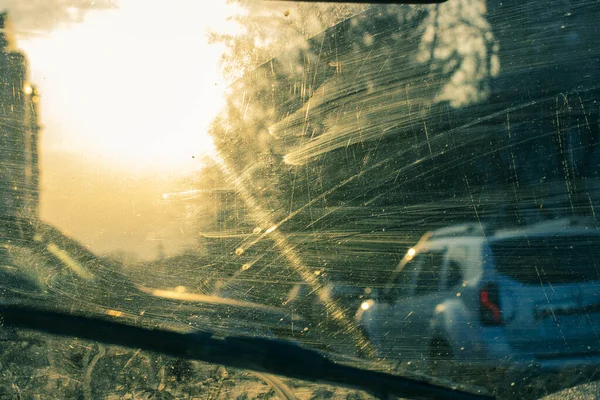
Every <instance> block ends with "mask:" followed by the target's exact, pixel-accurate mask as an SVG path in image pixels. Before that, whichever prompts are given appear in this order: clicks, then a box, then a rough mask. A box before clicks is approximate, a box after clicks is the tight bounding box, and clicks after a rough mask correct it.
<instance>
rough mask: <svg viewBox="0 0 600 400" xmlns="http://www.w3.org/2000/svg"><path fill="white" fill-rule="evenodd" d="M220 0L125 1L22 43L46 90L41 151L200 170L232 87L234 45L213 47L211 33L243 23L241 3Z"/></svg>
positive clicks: (124, 165)
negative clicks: (238, 12) (238, 13)
mask: <svg viewBox="0 0 600 400" xmlns="http://www.w3.org/2000/svg"><path fill="white" fill-rule="evenodd" d="M213 3H214V4H211V7H210V11H209V10H207V9H206V6H205V5H203V4H202V3H190V2H186V1H173V2H170V3H169V6H168V7H165V5H164V2H159V1H157V0H122V1H121V3H120V7H119V8H118V9H115V10H109V11H94V12H90V13H89V14H87V15H86V17H85V20H84V21H83V22H82V23H77V24H72V25H70V26H66V27H63V28H59V29H57V30H55V31H53V32H51V33H50V34H48V35H45V36H43V37H33V38H28V39H26V40H21V41H20V42H19V47H20V48H22V49H23V50H25V52H26V53H27V55H28V56H29V58H30V62H31V74H30V75H31V81H32V82H33V83H35V84H36V85H38V86H39V87H40V91H41V95H42V98H41V113H42V122H43V125H44V126H45V129H44V132H43V135H42V143H41V152H42V154H43V153H44V152H50V151H67V152H73V153H81V154H91V155H95V156H100V157H101V158H102V159H103V160H104V161H105V163H106V164H107V165H111V166H112V167H116V168H118V169H123V170H135V171H144V170H150V171H156V170H160V171H163V172H172V173H185V172H189V171H192V170H196V169H199V168H201V166H202V163H201V162H200V161H199V160H200V158H201V157H202V156H203V155H210V154H212V153H213V152H214V151H215V149H214V145H213V142H212V138H211V137H210V135H209V134H208V129H209V125H210V123H211V121H212V120H213V119H214V117H215V116H216V115H217V113H218V111H219V110H220V108H221V107H222V106H223V104H224V93H225V89H226V82H225V80H224V78H223V77H222V74H221V71H220V69H219V59H220V57H221V55H222V54H223V52H224V51H225V47H224V45H222V44H209V43H208V36H207V31H208V30H209V29H215V30H221V31H223V30H227V29H229V30H231V29H235V26H234V25H233V24H232V23H231V22H227V17H228V16H230V15H231V14H232V12H233V8H232V7H233V6H231V5H227V4H226V2H225V0H223V1H220V2H216V3H215V2H213Z"/></svg>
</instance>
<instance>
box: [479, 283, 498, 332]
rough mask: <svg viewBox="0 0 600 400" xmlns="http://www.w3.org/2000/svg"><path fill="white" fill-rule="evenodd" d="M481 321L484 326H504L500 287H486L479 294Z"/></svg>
mask: <svg viewBox="0 0 600 400" xmlns="http://www.w3.org/2000/svg"><path fill="white" fill-rule="evenodd" d="M479 319H480V320H481V324H482V325H501V324H502V311H501V309H500V296H499V294H498V286H496V285H485V286H484V287H483V288H482V289H481V291H480V292H479Z"/></svg>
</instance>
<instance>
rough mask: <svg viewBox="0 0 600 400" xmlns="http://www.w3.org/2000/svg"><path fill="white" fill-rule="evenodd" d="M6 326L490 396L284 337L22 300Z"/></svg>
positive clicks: (376, 383) (326, 377)
mask: <svg viewBox="0 0 600 400" xmlns="http://www.w3.org/2000/svg"><path fill="white" fill-rule="evenodd" d="M0 318H1V322H2V324H3V326H5V327H16V328H23V329H31V330H36V331H41V332H45V333H50V334H54V335H60V336H68V337H77V338H81V339H88V340H93V341H97V342H101V343H105V344H111V345H118V346H125V347H131V348H136V349H142V350H147V351H153V352H158V353H163V354H167V355H170V356H174V357H180V358H186V359H190V360H198V361H205V362H209V363H213V364H221V365H225V366H229V367H235V368H242V369H248V370H254V371H260V372H267V373H270V374H275V375H280V376H285V377H288V378H295V379H301V380H307V381H312V382H320V383H325V384H332V385H336V386H346V387H350V388H354V389H360V390H365V391H367V392H370V393H372V394H374V395H376V396H381V397H384V396H388V395H395V396H400V397H408V398H414V399H466V400H468V399H473V400H479V399H491V397H489V396H484V395H477V394H472V393H467V392H463V391H459V390H453V389H450V388H445V387H441V386H437V385H434V384H431V383H428V382H422V381H419V380H415V379H410V378H405V377H401V376H395V375H390V374H386V373H383V372H377V371H370V370H364V369H361V368H356V367H351V366H347V365H341V364H336V363H334V362H332V361H331V360H329V359H327V358H326V357H324V356H323V355H321V354H320V353H319V352H317V351H314V350H310V349H306V348H304V347H301V346H299V345H297V344H295V343H292V342H286V341H282V340H273V339H264V338H253V337H225V338H220V337H216V336H214V335H213V334H212V333H209V332H198V333H179V332H174V331H169V330H163V329H148V328H142V327H137V326H132V325H127V324H123V323H120V322H115V321H108V320H105V319H101V318H97V317H86V316H80V315H71V314H67V313H64V312H58V311H49V310H44V309H40V308H37V307H31V306H23V305H13V304H10V305H0Z"/></svg>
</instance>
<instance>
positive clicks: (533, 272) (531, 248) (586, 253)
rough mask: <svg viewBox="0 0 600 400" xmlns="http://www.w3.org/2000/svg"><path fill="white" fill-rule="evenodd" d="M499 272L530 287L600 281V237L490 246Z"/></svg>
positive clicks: (525, 240)
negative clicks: (545, 284) (531, 285)
mask: <svg viewBox="0 0 600 400" xmlns="http://www.w3.org/2000/svg"><path fill="white" fill-rule="evenodd" d="M490 247H491V249H492V254H493V256H494V261H495V265H496V270H497V271H498V272H500V273H502V274H505V275H508V276H510V277H511V278H513V279H516V280H518V281H520V282H523V283H527V284H544V283H573V282H586V281H600V237H599V236H591V235H588V236H551V237H542V238H540V237H534V238H532V237H529V238H518V239H508V240H500V241H496V242H493V243H491V244H490Z"/></svg>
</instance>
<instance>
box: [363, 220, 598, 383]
mask: <svg viewBox="0 0 600 400" xmlns="http://www.w3.org/2000/svg"><path fill="white" fill-rule="evenodd" d="M356 318H357V320H358V321H359V322H360V324H361V326H362V328H363V329H364V330H365V331H366V333H367V334H368V336H369V338H370V340H372V342H373V343H374V345H375V346H376V348H377V351H378V352H379V353H380V355H381V356H384V357H388V358H390V359H394V360H401V361H402V362H406V363H407V364H411V363H413V364H415V363H423V362H424V363H425V365H426V366H428V370H429V372H430V373H432V374H435V375H438V376H443V377H444V376H445V377H452V378H453V379H459V377H460V376H462V377H463V378H465V377H471V378H472V377H477V376H479V377H482V376H486V375H487V373H488V372H490V371H507V370H510V371H529V372H533V371H537V372H543V373H545V372H555V371H564V370H569V369H572V368H577V369H579V368H585V367H597V366H598V365H600V340H598V333H599V332H600V233H599V231H598V229H597V228H596V227H595V226H594V225H592V224H588V223H587V222H586V221H584V220H577V219H559V220H553V221H549V222H542V223H538V224H534V225H530V226H527V227H523V228H519V229H497V230H494V229H491V228H487V227H485V226H483V225H480V224H478V223H475V224H465V225H461V226H451V227H448V228H444V229H440V230H437V231H433V232H430V233H427V234H426V235H425V236H423V237H422V239H421V240H420V241H419V243H418V244H417V245H416V246H414V247H413V248H411V249H410V250H409V251H408V252H407V253H406V255H405V256H404V258H403V259H402V261H401V262H400V264H399V266H398V268H397V270H396V271H395V273H394V274H393V277H392V279H391V280H390V282H389V284H388V285H387V286H386V289H385V290H384V291H383V292H382V293H380V294H379V295H378V296H377V298H376V299H374V300H369V301H368V302H365V303H364V304H363V306H361V307H360V308H359V310H358V312H357V314H356ZM421 365H422V364H421ZM457 365H459V366H460V368H457Z"/></svg>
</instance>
